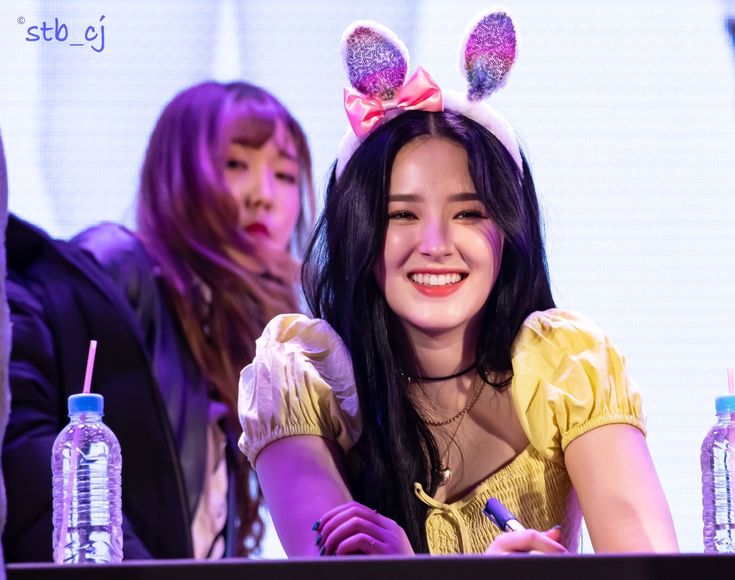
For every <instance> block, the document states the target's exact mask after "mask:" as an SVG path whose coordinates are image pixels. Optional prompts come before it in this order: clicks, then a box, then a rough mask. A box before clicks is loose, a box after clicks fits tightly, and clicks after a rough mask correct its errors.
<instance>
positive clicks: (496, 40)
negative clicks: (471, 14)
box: [460, 10, 516, 101]
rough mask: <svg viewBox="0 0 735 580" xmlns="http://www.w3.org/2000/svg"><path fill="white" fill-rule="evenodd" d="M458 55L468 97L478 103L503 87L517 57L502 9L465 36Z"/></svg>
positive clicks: (510, 27) (512, 31)
mask: <svg viewBox="0 0 735 580" xmlns="http://www.w3.org/2000/svg"><path fill="white" fill-rule="evenodd" d="M461 46H462V50H461V53H460V55H461V56H460V58H461V64H460V66H461V69H462V72H463V73H464V74H465V76H466V77H467V98H468V99H469V100H470V101H477V100H480V99H483V98H485V97H488V96H490V95H491V94H492V93H493V92H495V91H496V90H498V89H499V88H500V87H502V86H503V85H504V84H505V81H506V78H507V77H508V73H509V72H510V69H511V67H512V66H513V63H514V62H515V58H516V30H515V26H513V20H511V18H510V16H508V14H506V13H505V12H504V11H502V10H496V11H494V12H492V13H490V14H487V15H485V16H483V17H482V18H480V20H479V21H478V22H477V23H476V24H474V25H473V26H471V27H470V28H469V30H468V32H467V33H466V34H465V38H464V42H463V43H462V45H461Z"/></svg>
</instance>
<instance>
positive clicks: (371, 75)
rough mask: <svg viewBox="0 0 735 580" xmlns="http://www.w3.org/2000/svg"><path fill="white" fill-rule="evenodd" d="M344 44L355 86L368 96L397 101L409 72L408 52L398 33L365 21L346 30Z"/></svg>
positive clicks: (343, 49)
mask: <svg viewBox="0 0 735 580" xmlns="http://www.w3.org/2000/svg"><path fill="white" fill-rule="evenodd" d="M341 45H342V58H343V60H344V64H345V68H346V69H347V76H348V77H349V79H350V83H351V84H352V86H353V87H354V88H355V89H356V90H357V91H358V92H359V93H361V94H363V95H365V96H366V97H373V98H377V99H380V100H381V101H388V100H391V99H393V98H394V97H395V95H396V93H397V92H398V91H399V90H400V88H401V87H402V86H403V83H404V81H405V80H406V72H407V71H408V49H407V48H406V45H405V44H403V42H401V40H400V39H399V38H398V36H396V33H395V32H393V31H392V30H390V29H389V28H386V27H385V26H383V25H381V24H378V23H377V22H372V21H369V20H362V21H358V22H355V23H354V24H352V25H351V26H349V27H348V28H347V30H345V32H344V34H343V35H342V41H341Z"/></svg>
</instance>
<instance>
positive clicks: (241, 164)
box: [227, 159, 248, 169]
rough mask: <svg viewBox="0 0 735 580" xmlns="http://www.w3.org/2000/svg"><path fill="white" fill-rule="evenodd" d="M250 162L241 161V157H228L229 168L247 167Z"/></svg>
mask: <svg viewBox="0 0 735 580" xmlns="http://www.w3.org/2000/svg"><path fill="white" fill-rule="evenodd" d="M247 168H248V164H247V163H245V162H244V161H240V160H239V159H228V160H227V169H247Z"/></svg>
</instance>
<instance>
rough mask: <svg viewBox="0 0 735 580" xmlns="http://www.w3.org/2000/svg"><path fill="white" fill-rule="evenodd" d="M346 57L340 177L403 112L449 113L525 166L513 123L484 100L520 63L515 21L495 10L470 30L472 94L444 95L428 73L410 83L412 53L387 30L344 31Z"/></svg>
mask: <svg viewBox="0 0 735 580" xmlns="http://www.w3.org/2000/svg"><path fill="white" fill-rule="evenodd" d="M341 47H342V57H343V59H344V64H345V68H346V69H347V76H348V77H349V79H350V84H351V85H352V87H353V88H352V89H345V93H344V101H345V110H346V111H347V118H348V120H349V122H350V125H351V127H352V130H348V131H347V134H346V135H345V136H344V138H343V139H342V143H341V145H340V148H339V153H338V155H337V176H339V175H341V174H342V171H343V170H344V168H345V165H347V162H348V161H349V159H350V157H352V154H353V153H354V152H355V150H356V149H357V148H358V147H359V146H360V144H361V143H362V141H363V140H364V139H365V138H366V137H367V136H368V135H369V134H370V133H372V131H374V130H375V129H376V128H377V127H379V126H380V125H382V124H383V123H385V122H386V121H389V120H390V119H392V118H394V117H396V116H397V115H400V114H401V113H402V112H404V111H413V110H420V111H434V112H436V111H444V110H449V111H453V112H455V113H459V114H461V115H464V116H465V117H469V118H470V119H472V120H474V121H476V122H478V123H479V124H480V125H482V126H484V127H485V128H486V129H488V130H489V131H490V132H491V133H492V134H493V135H495V137H497V138H498V140H499V141H500V142H501V143H502V144H503V145H504V146H505V148H506V149H507V150H508V151H509V152H510V154H511V156H512V157H513V159H514V160H515V162H516V164H517V165H518V167H519V168H520V169H521V170H522V167H523V162H522V158H521V151H520V147H519V145H518V139H517V138H516V136H515V133H514V132H513V129H512V128H511V126H510V125H509V124H508V122H507V121H506V120H505V119H504V118H503V117H502V116H501V115H500V114H499V113H498V112H497V111H495V110H494V109H492V108H491V107H489V106H488V105H486V104H484V103H483V102H482V99H483V98H485V97H488V96H489V95H490V94H492V93H493V92H495V91H496V90H497V89H499V88H501V87H502V86H503V85H504V84H505V81H506V78H507V76H508V73H509V72H510V69H511V67H512V66H513V63H514V62H515V57H516V33H515V27H514V26H513V21H512V20H511V18H510V16H508V14H506V13H505V11H502V10H496V11H494V12H491V13H489V14H486V15H484V16H483V17H481V18H480V19H479V20H478V21H477V22H476V23H475V24H473V25H472V26H470V27H469V29H468V31H467V33H466V34H465V36H464V40H463V42H462V44H461V51H460V69H461V71H462V73H463V75H464V76H465V78H466V79H467V93H466V95H464V94H462V93H457V92H453V91H442V90H441V89H440V88H439V85H437V84H436V82H435V81H434V79H432V78H431V76H430V75H429V73H427V72H426V71H425V70H424V69H423V68H421V67H418V69H416V72H414V74H413V75H411V77H410V78H409V79H408V80H406V73H407V72H408V50H407V49H406V45H405V44H403V42H401V40H400V39H399V38H398V37H397V36H396V34H395V33H394V32H393V31H392V30H389V29H388V28H386V27H384V26H382V25H380V24H378V23H377V22H371V21H358V22H355V23H354V24H352V25H351V26H349V27H348V28H347V30H345V32H344V34H343V35H342V41H341Z"/></svg>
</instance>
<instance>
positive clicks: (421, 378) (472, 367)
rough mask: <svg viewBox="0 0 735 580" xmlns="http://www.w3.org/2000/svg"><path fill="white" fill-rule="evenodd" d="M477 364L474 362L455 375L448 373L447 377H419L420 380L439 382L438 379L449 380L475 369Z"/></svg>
mask: <svg viewBox="0 0 735 580" xmlns="http://www.w3.org/2000/svg"><path fill="white" fill-rule="evenodd" d="M476 366H477V363H472V364H471V365H470V366H468V367H467V368H466V369H462V370H461V371H459V372H456V373H454V374H453V375H447V376H446V377H422V376H419V377H417V378H418V379H419V380H420V381H425V382H426V381H428V382H432V381H434V382H438V381H448V380H449V379H456V378H457V377H461V376H462V375H466V374H467V373H468V372H470V371H471V370H473V369H474V368H475V367H476Z"/></svg>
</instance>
